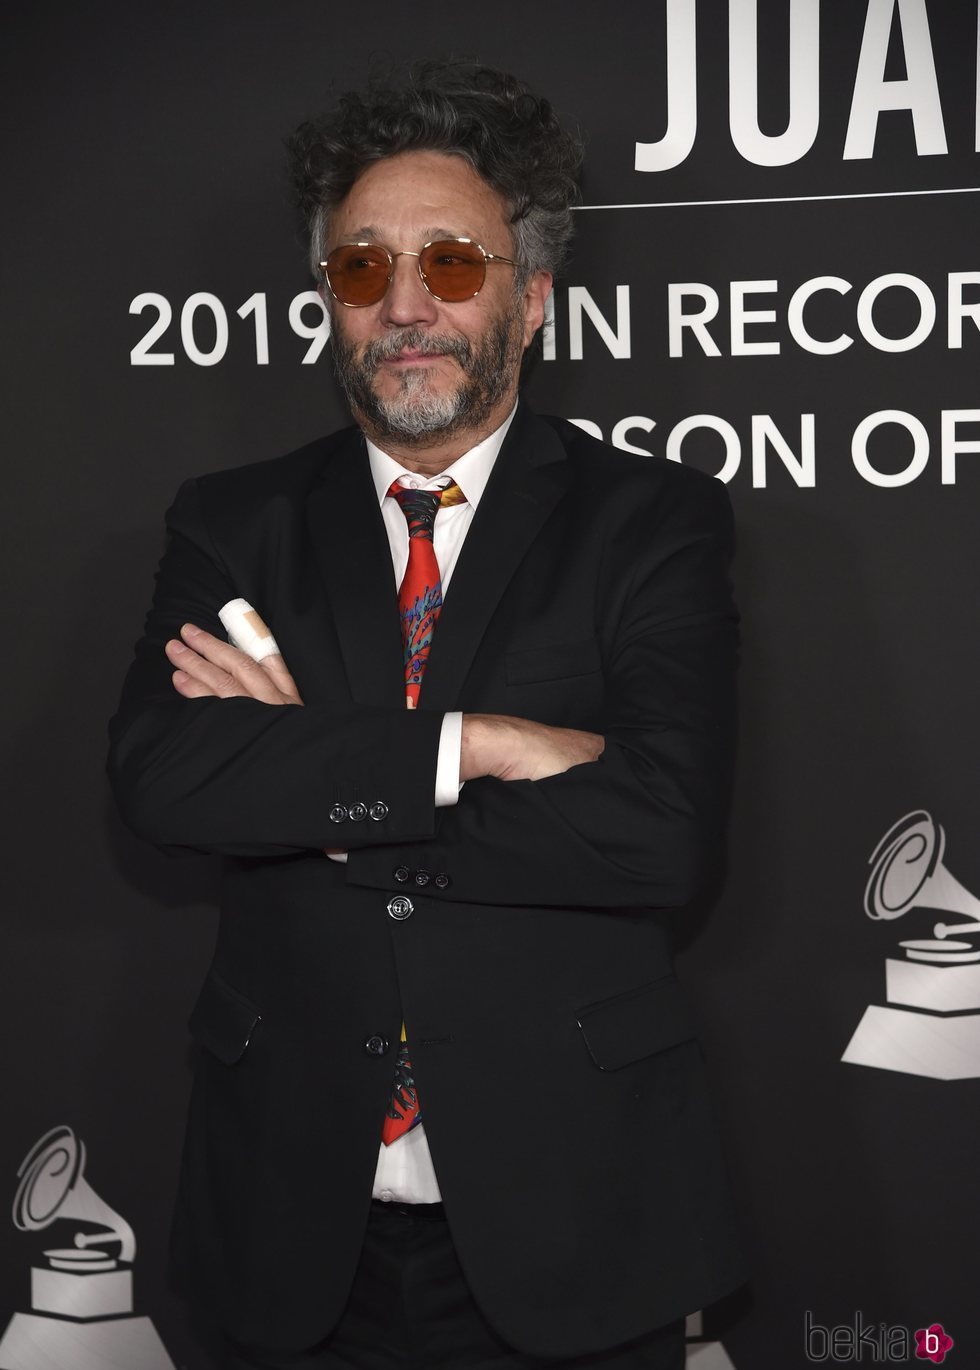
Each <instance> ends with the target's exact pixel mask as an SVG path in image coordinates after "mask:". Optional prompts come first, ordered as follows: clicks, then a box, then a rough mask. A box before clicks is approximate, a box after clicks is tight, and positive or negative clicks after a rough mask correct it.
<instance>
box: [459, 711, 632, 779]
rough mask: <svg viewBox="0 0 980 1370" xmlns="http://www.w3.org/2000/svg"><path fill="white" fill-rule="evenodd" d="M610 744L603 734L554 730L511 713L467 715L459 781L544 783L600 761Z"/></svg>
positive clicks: (465, 717) (464, 717) (464, 725)
mask: <svg viewBox="0 0 980 1370" xmlns="http://www.w3.org/2000/svg"><path fill="white" fill-rule="evenodd" d="M605 745H606V740H605V738H604V737H602V736H600V734H599V733H587V732H583V731H582V730H580V729H579V728H552V727H549V726H548V724H547V723H533V722H532V721H531V720H530V719H529V718H512V717H510V716H509V715H508V714H464V715H463V742H462V747H461V750H460V758H459V778H460V780H475V779H477V778H478V777H479V776H483V775H492V776H496V778H497V779H498V780H543V779H544V778H545V777H546V776H549V775H561V774H562V773H563V772H564V771H567V770H570V769H571V767H572V766H580V765H582V764H583V763H585V762H587V761H597V760H598V758H599V757H600V756H601V755H602V752H603V749H604V747H605Z"/></svg>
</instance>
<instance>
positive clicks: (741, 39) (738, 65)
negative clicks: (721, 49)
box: [728, 0, 820, 166]
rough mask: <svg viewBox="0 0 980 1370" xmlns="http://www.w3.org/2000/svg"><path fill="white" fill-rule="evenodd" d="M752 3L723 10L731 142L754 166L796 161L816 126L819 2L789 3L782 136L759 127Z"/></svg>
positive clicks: (739, 0)
mask: <svg viewBox="0 0 980 1370" xmlns="http://www.w3.org/2000/svg"><path fill="white" fill-rule="evenodd" d="M758 20H759V15H758V0H730V3H729V6H728V32H729V40H728V111H729V113H728V118H729V125H730V127H731V134H732V142H733V143H734V144H735V147H736V148H737V150H738V151H739V152H740V153H741V154H742V156H743V157H744V158H745V160H746V161H747V162H754V163H755V164H756V166H786V165H787V164H788V163H789V162H798V161H799V160H800V158H801V157H804V156H805V155H806V154H807V153H808V152H809V151H810V149H811V147H813V144H814V140H815V139H816V136H817V130H818V128H819V127H820V0H790V11H789V123H788V124H787V125H786V129H785V131H784V132H783V133H779V134H766V133H763V132H762V130H761V129H760V128H759V43H758V28H759V22H758Z"/></svg>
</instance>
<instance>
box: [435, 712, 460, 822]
mask: <svg viewBox="0 0 980 1370" xmlns="http://www.w3.org/2000/svg"><path fill="white" fill-rule="evenodd" d="M462 747H463V715H462V714H461V713H451V714H445V715H444V716H443V720H442V731H441V732H440V734H439V756H438V758H437V760H436V798H435V806H436V808H437V809H448V808H450V807H451V806H452V805H453V804H455V803H456V802H457V800H458V799H459V792H460V790H461V789H462V788H463V787H462V785H461V784H460V783H459V758H460V752H461V751H462Z"/></svg>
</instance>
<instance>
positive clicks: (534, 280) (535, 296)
mask: <svg viewBox="0 0 980 1370" xmlns="http://www.w3.org/2000/svg"><path fill="white" fill-rule="evenodd" d="M551 286H552V277H551V272H550V271H536V272H535V273H534V275H533V276H532V277H531V279H530V280H529V281H528V283H527V288H526V289H525V291H524V299H523V302H522V303H523V308H524V346H525V347H530V345H531V341H532V339H533V338H534V335H535V333H537V331H538V329H539V328H540V327H541V325H542V324H543V323H544V307H545V304H546V302H547V299H548V296H549V294H550V293H551Z"/></svg>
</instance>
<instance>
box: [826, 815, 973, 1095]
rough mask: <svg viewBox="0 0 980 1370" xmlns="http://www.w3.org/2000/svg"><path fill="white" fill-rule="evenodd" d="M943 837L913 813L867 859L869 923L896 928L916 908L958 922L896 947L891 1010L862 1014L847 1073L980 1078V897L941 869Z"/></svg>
mask: <svg viewBox="0 0 980 1370" xmlns="http://www.w3.org/2000/svg"><path fill="white" fill-rule="evenodd" d="M945 847H946V835H945V833H944V832H943V829H942V827H941V826H940V825H939V824H938V823H936V822H935V821H934V820H933V819H932V818H931V817H930V815H929V814H928V813H926V812H925V810H924V809H917V810H915V811H914V812H913V813H908V814H906V815H905V817H904V818H900V819H899V820H898V822H897V823H896V824H895V825H894V826H893V827H891V828H889V830H888V832H886V833H885V835H884V837H883V838H882V839H881V841H880V842H879V843H878V845H877V847H876V848H875V850H874V852H873V853H872V855H871V860H870V862H869V865H870V866H871V868H872V869H871V875H870V878H869V879H868V884H867V888H866V889H865V893H864V911H865V913H866V914H867V915H868V917H869V918H874V919H880V920H884V921H891V920H893V919H896V918H901V917H902V916H903V915H904V914H907V913H909V912H911V910H913V909H929V910H933V911H936V912H941V913H944V914H960V915H963V916H964V917H965V918H966V920H967V921H965V922H962V921H961V922H946V921H940V922H937V923H935V925H934V926H933V929H932V933H933V935H932V937H927V938H912V939H910V940H908V941H903V942H900V943H899V948H900V949H901V951H902V952H904V956H901V957H899V956H892V957H888V958H887V959H886V961H885V993H886V998H887V1003H886V1004H871V1005H869V1007H868V1008H867V1009H865V1012H864V1017H863V1018H862V1019H861V1021H860V1023H858V1026H857V1029H856V1031H855V1033H854V1036H853V1037H852V1038H851V1040H850V1042H849V1043H848V1046H847V1050H846V1051H845V1052H844V1055H843V1056H842V1057H841V1060H842V1061H846V1062H848V1063H849V1064H851V1065H857V1066H876V1067H877V1068H878V1069H879V1070H898V1071H903V1072H904V1073H906V1074H908V1075H925V1076H928V1077H929V1078H931V1079H933V1080H971V1079H977V1078H978V1077H980V945H978V944H977V940H976V938H974V939H973V940H971V941H967V940H966V934H967V933H973V934H976V933H978V932H980V899H978V898H977V897H976V895H974V894H971V893H970V891H969V890H967V889H965V888H964V887H963V885H961V884H960V882H959V881H958V880H957V879H956V878H955V877H954V876H953V875H952V874H951V873H950V872H949V870H948V869H947V868H946V866H945V865H944V864H943V854H944V851H945Z"/></svg>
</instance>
